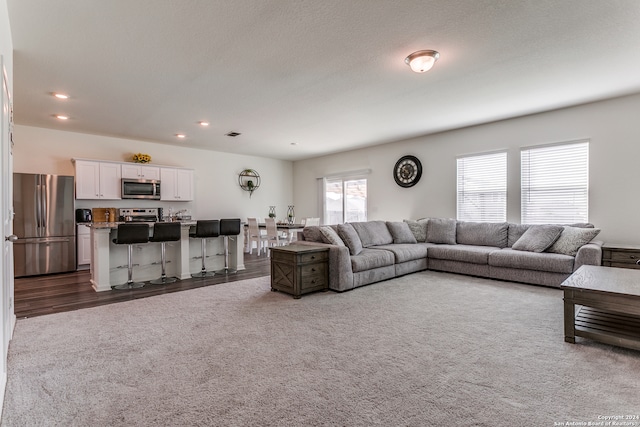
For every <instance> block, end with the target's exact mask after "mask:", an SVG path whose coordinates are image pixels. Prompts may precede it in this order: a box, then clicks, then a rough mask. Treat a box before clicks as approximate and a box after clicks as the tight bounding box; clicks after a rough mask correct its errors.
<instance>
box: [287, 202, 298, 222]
mask: <svg viewBox="0 0 640 427" xmlns="http://www.w3.org/2000/svg"><path fill="white" fill-rule="evenodd" d="M295 220H296V213H295V211H294V210H293V205H289V208H288V209H287V222H288V223H289V224H293V223H294V222H295Z"/></svg>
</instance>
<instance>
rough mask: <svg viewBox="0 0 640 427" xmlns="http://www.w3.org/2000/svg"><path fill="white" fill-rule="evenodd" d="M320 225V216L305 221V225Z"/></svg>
mask: <svg viewBox="0 0 640 427" xmlns="http://www.w3.org/2000/svg"><path fill="white" fill-rule="evenodd" d="M314 225H315V226H318V225H320V218H306V220H305V222H304V226H305V227H311V226H314Z"/></svg>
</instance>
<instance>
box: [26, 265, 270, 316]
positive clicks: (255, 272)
mask: <svg viewBox="0 0 640 427" xmlns="http://www.w3.org/2000/svg"><path fill="white" fill-rule="evenodd" d="M244 265H245V268H246V269H245V270H241V271H239V272H238V273H235V274H228V275H215V276H213V277H207V278H205V279H186V280H179V281H177V282H175V283H172V284H169V285H163V286H157V285H147V286H145V287H144V288H141V289H133V290H127V291H105V292H96V291H94V290H93V288H92V287H91V284H90V283H89V271H88V270H85V271H78V272H73V273H63V274H49V275H45V276H35V277H23V278H20V279H15V314H16V317H17V318H18V319H21V318H25V317H35V316H42V315H44V314H51V313H59V312H63V311H71V310H78V309H81V308H89V307H97V306H100V305H105V304H113V303H116V302H122V301H130V300H134V299H138V298H146V297H150V296H153V295H160V294H166V293H170V292H179V291H184V290H187V289H194V288H200V287H203V286H212V285H217V284H219V283H227V282H235V281H238V280H245V279H253V278H255V277H262V276H268V275H269V265H270V264H269V258H267V257H265V256H261V257H258V256H257V255H249V254H245V257H244Z"/></svg>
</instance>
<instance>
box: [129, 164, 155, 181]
mask: <svg viewBox="0 0 640 427" xmlns="http://www.w3.org/2000/svg"><path fill="white" fill-rule="evenodd" d="M122 177H123V178H131V179H154V180H158V179H160V168H159V167H157V166H144V165H140V164H135V163H131V164H123V165H122Z"/></svg>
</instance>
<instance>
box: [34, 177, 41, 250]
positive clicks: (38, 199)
mask: <svg viewBox="0 0 640 427" xmlns="http://www.w3.org/2000/svg"><path fill="white" fill-rule="evenodd" d="M35 197H36V212H35V213H36V235H37V236H38V237H41V236H42V232H41V230H40V227H42V184H41V182H40V176H38V180H37V183H36V194H35Z"/></svg>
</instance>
